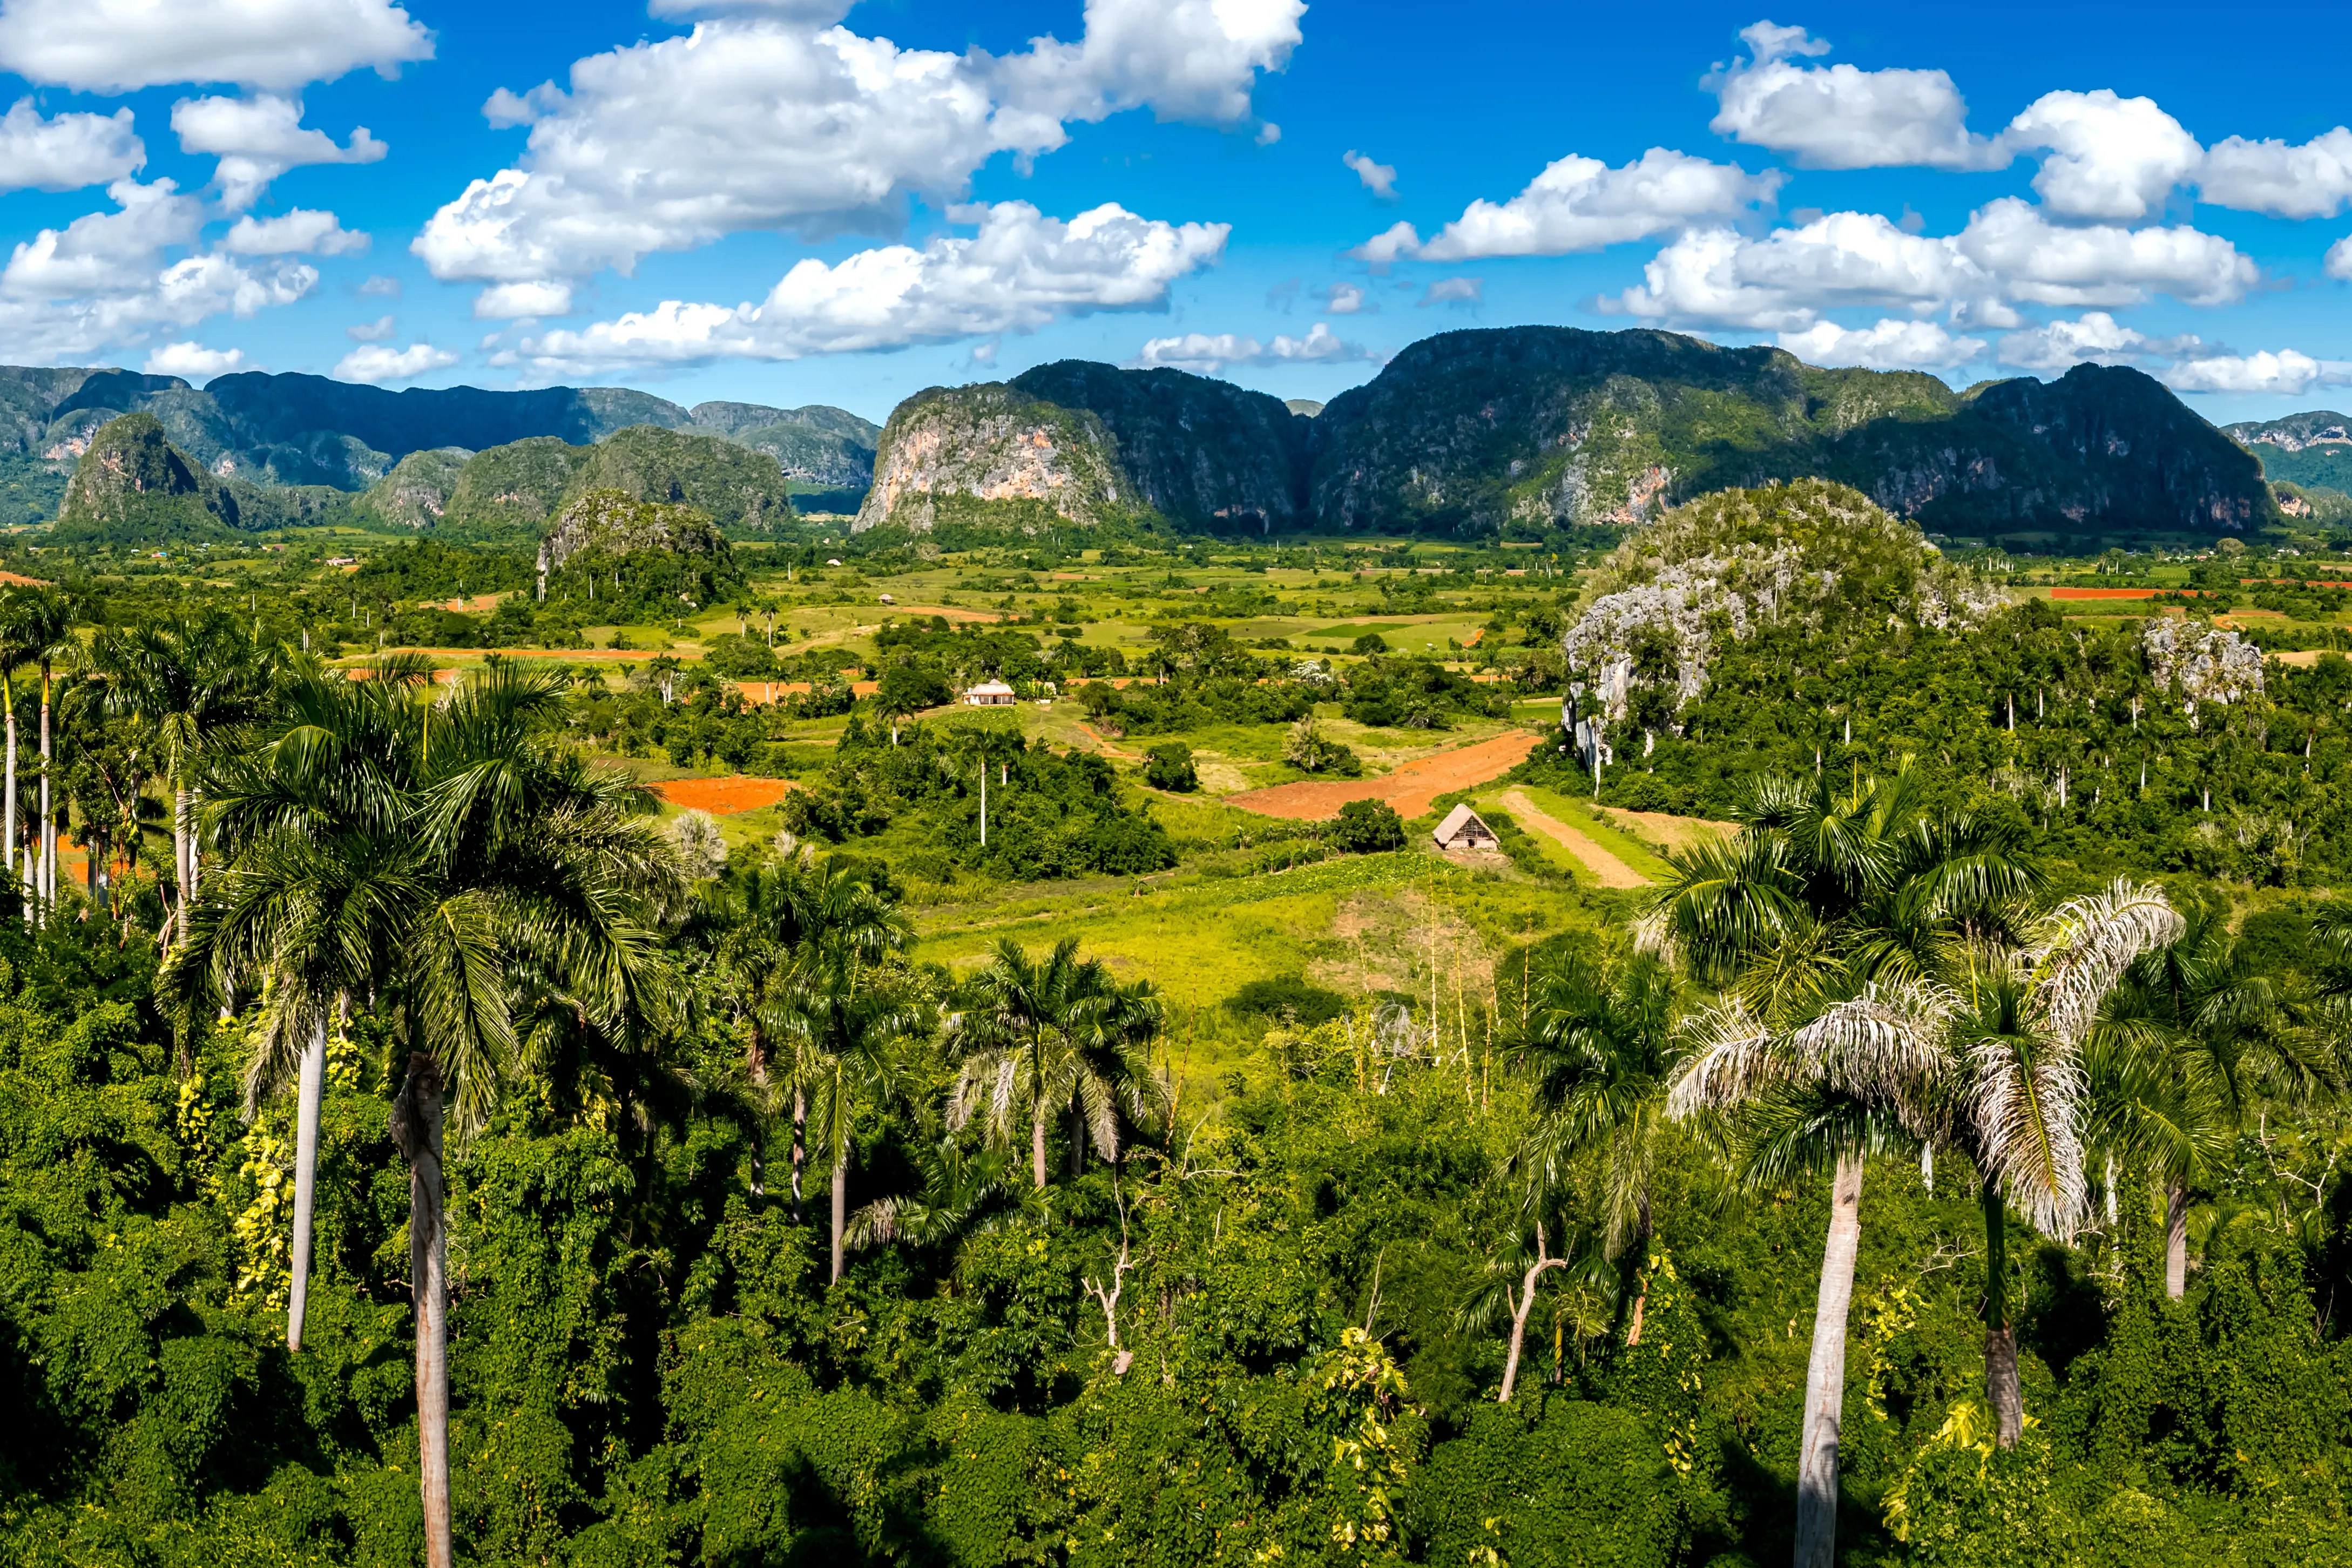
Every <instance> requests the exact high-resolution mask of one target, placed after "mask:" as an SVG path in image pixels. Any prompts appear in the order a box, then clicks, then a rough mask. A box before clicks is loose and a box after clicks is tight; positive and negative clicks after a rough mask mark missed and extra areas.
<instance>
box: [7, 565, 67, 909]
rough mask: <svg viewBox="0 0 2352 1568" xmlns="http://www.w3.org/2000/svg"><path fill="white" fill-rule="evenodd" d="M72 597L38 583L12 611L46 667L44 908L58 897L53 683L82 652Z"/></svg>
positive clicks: (40, 872)
mask: <svg viewBox="0 0 2352 1568" xmlns="http://www.w3.org/2000/svg"><path fill="white" fill-rule="evenodd" d="M73 615H74V612H73V603H72V601H71V600H69V599H68V598H67V597H66V595H63V594H61V593H59V592H58V590H56V589H54V588H37V589H34V590H32V591H31V592H30V593H29V594H27V595H26V597H25V599H24V600H23V601H22V603H21V606H20V608H19V609H18V612H17V614H16V616H14V617H13V619H14V621H15V624H16V629H17V630H18V631H19V632H20V633H22V634H23V636H24V637H25V641H26V648H27V650H28V651H29V653H30V654H31V657H32V658H34V659H35V660H36V661H37V663H38V664H39V665H40V667H41V831H40V847H39V851H38V853H37V855H36V856H35V857H34V872H33V877H34V896H35V897H36V898H37V899H38V900H39V901H40V904H41V907H42V908H43V909H44V910H47V908H48V907H49V906H51V905H53V904H54V903H56V902H57V897H58V824H57V818H56V816H55V815H54V812H55V805H54V798H55V797H54V795H53V793H52V783H53V779H54V773H53V771H52V763H53V762H54V758H53V756H52V753H51V751H50V744H49V739H50V738H49V699H50V694H51V693H50V687H51V685H52V682H53V679H54V677H55V674H56V668H57V664H58V660H60V659H64V658H75V657H77V656H79V654H80V652H81V644H80V643H79V642H78V641H76V640H75V639H74V637H73Z"/></svg>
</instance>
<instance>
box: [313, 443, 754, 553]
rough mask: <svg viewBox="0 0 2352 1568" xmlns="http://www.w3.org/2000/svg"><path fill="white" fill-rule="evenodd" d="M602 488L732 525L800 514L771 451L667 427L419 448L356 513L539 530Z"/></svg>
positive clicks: (407, 521)
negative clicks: (581, 440)
mask: <svg viewBox="0 0 2352 1568" xmlns="http://www.w3.org/2000/svg"><path fill="white" fill-rule="evenodd" d="M592 490H612V491H618V492H619V493H621V494H624V495H626V496H628V497H629V498H630V499H632V500H644V501H659V502H665V503H676V504H679V505H685V506H690V507H693V508H694V509H695V510H698V511H700V512H702V513H703V514H704V515H706V516H708V517H709V518H710V519H711V520H712V521H714V522H716V523H718V524H719V526H721V527H724V528H751V529H760V528H767V527H772V526H773V525H775V524H777V523H779V522H782V521H787V520H789V519H790V518H791V517H792V515H793V506H792V497H791V493H790V481H789V480H788V479H785V477H784V475H783V473H782V469H781V468H780V467H779V466H778V465H777V464H776V463H775V462H774V461H773V460H772V458H769V457H768V455H766V454H764V453H761V452H758V451H754V450H752V449H751V448H749V447H742V446H740V445H737V444H736V443H734V442H732V441H730V440H727V439H725V438H724V437H718V436H709V435H702V434H698V433H688V432H684V431H678V430H671V429H667V428H664V427H663V426H658V425H633V426H628V427H627V428H625V429H622V430H617V431H614V433H613V434H612V435H610V436H608V437H605V438H604V440H602V441H599V442H598V443H596V444H595V445H594V446H592V447H575V446H572V444H570V443H569V442H566V441H564V440H562V439H561V438H559V437H552V436H539V437H531V438H530V439H528V440H523V441H514V442H509V443H508V444H507V445H505V446H503V447H490V448H489V449H488V450H487V451H482V452H468V451H467V450H466V449H465V448H463V447H435V448H433V449H431V450H429V451H424V452H412V453H410V454H409V455H408V456H407V457H405V458H402V459H401V460H400V462H399V463H398V464H397V465H395V466H394V468H393V470H392V472H390V473H388V474H386V475H385V476H384V477H383V479H379V480H377V481H376V482H375V483H374V484H373V485H371V486H370V487H368V489H367V490H366V491H365V492H364V493H363V494H362V495H361V497H360V498H359V500H358V501H357V502H356V503H355V506H354V510H355V511H357V513H358V514H359V515H360V516H361V517H362V518H364V519H366V520H367V521H373V522H378V523H383V524H387V525H394V526H402V527H408V528H417V529H423V528H444V529H446V528H461V529H467V530H471V531H478V532H483V533H488V534H499V533H511V532H516V531H523V530H529V529H536V528H537V527H539V526H540V525H541V523H543V522H545V521H546V520H547V519H548V518H549V517H550V516H551V515H553V514H554V513H555V512H557V511H559V510H562V508H563V507H564V506H565V505H566V504H567V503H568V502H570V501H572V500H576V499H577V498H579V497H580V496H583V495H585V494H587V493H588V492H590V491H592Z"/></svg>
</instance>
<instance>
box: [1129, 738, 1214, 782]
mask: <svg viewBox="0 0 2352 1568" xmlns="http://www.w3.org/2000/svg"><path fill="white" fill-rule="evenodd" d="M1143 782H1144V783H1145V784H1150V786H1151V787H1152V788H1153V789H1167V790H1175V791H1177V792H1178V793H1179V794H1185V793H1189V792H1191V791H1192V790H1196V789H1199V788H1200V787H1201V775H1200V773H1197V772H1196V771H1194V769H1193V767H1192V747H1190V746H1187V745H1185V744H1184V743H1183V742H1180V741H1170V742H1167V743H1165V744H1164V745H1158V746H1154V747H1152V748H1151V750H1150V751H1148V752H1144V753H1143Z"/></svg>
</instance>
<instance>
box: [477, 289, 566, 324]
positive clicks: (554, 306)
mask: <svg viewBox="0 0 2352 1568" xmlns="http://www.w3.org/2000/svg"><path fill="white" fill-rule="evenodd" d="M571 313H572V285H571V284H569V283H566V282H562V281H561V280H557V281H552V282H546V283H493V284H491V285H490V286H489V287H488V288H487V289H483V290H482V291H481V292H480V293H478V294H477V295H475V296H474V319H475V320H476V321H520V320H521V319H522V318H523V317H525V316H568V315H570V314H571Z"/></svg>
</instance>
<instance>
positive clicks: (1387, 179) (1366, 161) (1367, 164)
mask: <svg viewBox="0 0 2352 1568" xmlns="http://www.w3.org/2000/svg"><path fill="white" fill-rule="evenodd" d="M1339 162H1341V163H1345V164H1347V165H1348V167H1349V168H1350V169H1353V170H1354V171H1355V172H1356V178H1358V179H1360V180H1361V181H1363V182H1364V189H1366V190H1368V191H1370V192H1371V193H1372V195H1376V196H1378V197H1380V198H1381V200H1382V201H1390V200H1392V199H1394V197H1395V195H1396V165H1395V164H1394V163H1373V162H1372V160H1371V157H1370V154H1369V153H1359V152H1357V151H1356V150H1355V149H1354V148H1353V147H1350V148H1349V149H1348V150H1347V152H1346V153H1342V154H1340V157H1339Z"/></svg>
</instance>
